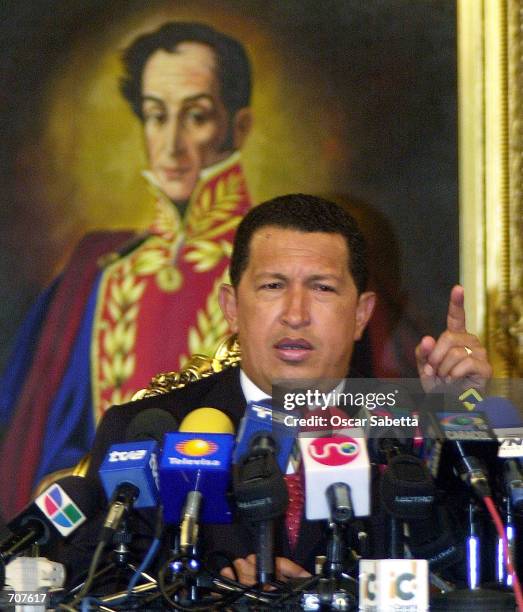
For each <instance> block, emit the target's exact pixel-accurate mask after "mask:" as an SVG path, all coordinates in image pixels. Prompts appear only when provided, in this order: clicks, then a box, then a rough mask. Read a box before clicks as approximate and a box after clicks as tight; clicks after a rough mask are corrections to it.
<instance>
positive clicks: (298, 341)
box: [274, 338, 314, 362]
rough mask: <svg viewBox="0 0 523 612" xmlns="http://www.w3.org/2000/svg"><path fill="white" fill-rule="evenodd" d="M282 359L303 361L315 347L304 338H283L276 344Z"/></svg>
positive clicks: (275, 346)
mask: <svg viewBox="0 0 523 612" xmlns="http://www.w3.org/2000/svg"><path fill="white" fill-rule="evenodd" d="M274 348H275V349H276V351H277V353H278V355H279V357H280V359H283V360H284V361H294V362H296V361H303V359H305V358H306V357H308V356H309V355H310V352H311V351H312V350H313V349H314V347H313V346H312V344H311V343H310V342H308V341H307V340H305V339H304V338H282V339H281V340H278V342H276V344H275V345H274Z"/></svg>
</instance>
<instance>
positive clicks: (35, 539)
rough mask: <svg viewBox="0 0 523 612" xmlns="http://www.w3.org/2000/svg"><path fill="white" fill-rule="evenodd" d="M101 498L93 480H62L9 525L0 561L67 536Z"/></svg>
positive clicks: (0, 544)
mask: <svg viewBox="0 0 523 612" xmlns="http://www.w3.org/2000/svg"><path fill="white" fill-rule="evenodd" d="M102 499H103V497H102V492H101V490H100V488H99V487H98V486H97V485H96V483H95V482H93V481H92V480H87V479H86V478H82V477H80V476H67V477H65V478H61V479H60V480H58V481H56V482H55V483H53V484H52V485H50V486H49V487H47V488H46V489H45V491H44V492H43V493H41V494H40V495H39V496H38V497H37V498H36V499H35V500H34V501H33V502H32V503H30V504H29V505H28V506H27V507H26V508H25V509H24V510H22V512H20V514H18V515H17V516H16V517H15V518H13V519H12V520H11V521H10V522H9V523H8V525H7V527H8V529H9V531H10V532H11V534H10V535H8V536H6V537H4V539H3V540H2V541H1V542H0V558H1V559H2V561H3V562H4V563H8V562H9V561H10V560H11V559H12V558H13V556H14V555H16V554H18V553H20V552H22V551H24V550H26V549H27V548H29V547H30V546H32V545H33V544H38V545H39V546H48V545H50V544H53V543H54V542H55V541H56V540H57V539H59V538H67V537H69V536H70V535H71V534H72V533H73V532H74V531H76V529H77V528H78V527H80V525H82V524H83V523H85V521H86V520H88V519H89V518H91V517H92V516H93V515H94V514H95V513H96V511H97V510H98V509H99V507H100V505H101V503H102Z"/></svg>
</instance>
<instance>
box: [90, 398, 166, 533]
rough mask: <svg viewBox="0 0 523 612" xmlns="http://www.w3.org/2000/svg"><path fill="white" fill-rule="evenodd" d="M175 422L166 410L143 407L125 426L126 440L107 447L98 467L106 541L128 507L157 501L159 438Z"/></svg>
mask: <svg viewBox="0 0 523 612" xmlns="http://www.w3.org/2000/svg"><path fill="white" fill-rule="evenodd" d="M177 425H178V422H177V421H176V419H175V418H174V416H172V415H171V414H170V413H169V412H167V411H166V410H160V409H157V408H151V409H149V410H144V411H143V412H141V413H139V414H137V415H136V416H135V417H134V419H133V420H132V421H131V423H130V424H129V426H128V427H127V430H126V438H128V439H129V441H128V442H123V443H120V444H113V445H112V446H111V447H110V449H109V452H108V453H107V455H106V456H105V459H104V461H103V463H102V465H101V466H100V469H99V470H98V474H99V477H100V480H101V482H102V485H103V488H104V490H105V493H106V496H107V499H108V500H110V507H109V511H108V513H107V516H106V520H105V523H104V528H103V536H102V539H105V540H106V541H108V538H109V537H111V536H112V534H113V533H114V532H115V531H116V530H117V529H118V527H119V525H120V523H121V521H122V519H123V517H124V516H125V514H126V513H127V512H129V510H130V509H131V508H132V507H134V508H154V507H156V506H157V505H158V503H159V501H160V496H159V492H158V459H157V457H158V452H159V441H160V440H161V439H162V437H163V436H164V434H165V433H166V432H168V431H172V430H173V429H176V428H177Z"/></svg>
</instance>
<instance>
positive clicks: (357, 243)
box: [230, 193, 369, 293]
mask: <svg viewBox="0 0 523 612" xmlns="http://www.w3.org/2000/svg"><path fill="white" fill-rule="evenodd" d="M269 225H272V226H276V227H281V228H283V229H291V230H297V231H299V232H325V233H327V234H340V235H341V236H343V238H345V241H346V243H347V249H348V253H349V257H348V262H347V263H348V266H349V270H350V273H351V275H352V278H353V279H354V282H355V284H356V288H357V290H358V293H361V292H362V291H365V289H366V288H367V281H368V276H369V274H368V270H367V259H366V247H365V240H364V238H363V234H362V233H361V232H360V229H359V227H358V224H357V223H356V220H355V219H354V218H353V217H352V216H351V215H350V214H349V213H348V212H347V211H346V210H344V209H343V208H342V207H341V206H339V205H338V204H335V203H334V202H330V201H329V200H325V199H323V198H319V197H316V196H312V195H305V194H302V193H296V194H289V195H284V196H279V197H277V198H274V199H272V200H268V201H267V202H264V203H263V204H260V205H259V206H256V207H255V208H252V209H251V210H250V211H249V213H248V214H247V215H246V216H245V218H244V219H243V221H242V222H241V223H240V225H239V226H238V230H237V232H236V237H235V239H234V248H233V253H232V258H231V268H230V274H231V282H232V284H233V286H234V287H238V285H239V284H240V279H241V276H242V274H243V272H244V271H245V269H246V268H247V266H248V264H249V248H250V243H251V240H252V237H253V235H254V233H255V232H257V231H258V230H259V229H261V228H262V227H267V226H269Z"/></svg>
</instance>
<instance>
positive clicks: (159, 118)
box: [143, 111, 167, 124]
mask: <svg viewBox="0 0 523 612" xmlns="http://www.w3.org/2000/svg"><path fill="white" fill-rule="evenodd" d="M166 119H167V115H166V114H165V113H162V112H161V111H149V112H146V113H144V116H143V120H144V121H145V122H146V123H151V124H161V123H165V121H166Z"/></svg>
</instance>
